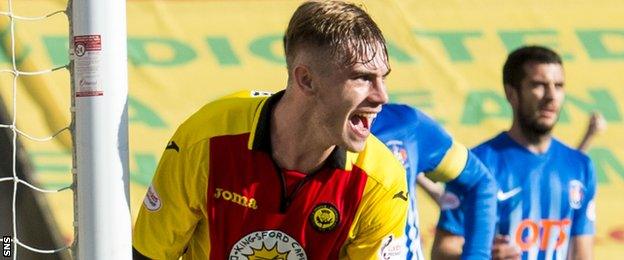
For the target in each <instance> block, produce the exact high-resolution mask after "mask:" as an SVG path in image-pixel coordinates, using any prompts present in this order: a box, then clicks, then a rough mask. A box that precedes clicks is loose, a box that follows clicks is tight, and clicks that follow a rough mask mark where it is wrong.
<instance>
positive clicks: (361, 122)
mask: <svg viewBox="0 0 624 260" xmlns="http://www.w3.org/2000/svg"><path fill="white" fill-rule="evenodd" d="M375 117H377V113H354V114H353V115H352V116H351V117H350V118H349V123H350V124H349V125H350V126H351V129H353V131H354V132H355V133H356V134H357V135H358V136H360V137H367V136H368V135H369V133H370V126H371V125H372V123H373V120H374V119H375Z"/></svg>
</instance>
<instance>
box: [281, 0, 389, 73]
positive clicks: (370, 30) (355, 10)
mask: <svg viewBox="0 0 624 260" xmlns="http://www.w3.org/2000/svg"><path fill="white" fill-rule="evenodd" d="M302 49H303V50H304V51H321V53H320V54H323V56H324V57H323V58H325V57H327V58H329V59H330V60H329V61H330V62H334V63H337V65H339V66H350V65H353V64H355V63H358V62H362V63H367V62H369V61H371V60H373V58H374V57H375V55H378V53H377V52H378V51H379V50H381V51H382V52H383V55H384V56H383V58H384V59H385V60H386V61H387V58H388V52H387V50H386V40H385V38H384V36H383V34H382V32H381V30H380V29H379V27H378V26H377V24H376V23H375V21H373V19H372V18H371V17H370V16H369V15H368V14H367V13H366V12H365V11H364V10H363V9H362V8H361V7H359V6H357V5H355V4H353V3H348V2H344V1H308V2H305V3H303V4H302V5H301V6H299V8H297V10H296V11H295V13H294V14H293V16H292V18H291V19H290V22H289V23H288V28H287V29H286V33H285V35H284V52H285V54H286V65H287V67H288V70H289V71H290V70H291V69H292V68H291V66H292V63H293V62H294V59H295V57H296V56H297V55H298V53H299V52H300V51H301V50H302ZM315 54H319V53H315Z"/></svg>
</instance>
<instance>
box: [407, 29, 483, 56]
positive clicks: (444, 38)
mask: <svg viewBox="0 0 624 260" xmlns="http://www.w3.org/2000/svg"><path fill="white" fill-rule="evenodd" d="M414 33H415V34H416V35H418V36H425V37H431V38H437V39H439V40H440V41H441V42H442V45H443V46H444V49H445V51H446V52H447V54H448V56H449V58H450V59H451V61H455V62H469V61H472V60H473V59H474V58H473V56H472V55H471V54H470V51H469V50H468V48H467V47H466V41H467V40H468V39H469V38H479V37H481V36H482V35H483V34H482V33H481V32H479V31H415V32H414Z"/></svg>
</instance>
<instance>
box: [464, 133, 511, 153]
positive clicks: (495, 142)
mask: <svg viewBox="0 0 624 260" xmlns="http://www.w3.org/2000/svg"><path fill="white" fill-rule="evenodd" d="M508 138H509V137H508V136H507V134H506V133H505V132H501V133H499V134H498V135H496V136H494V137H492V138H490V139H488V140H486V141H484V142H482V143H480V144H478V145H477V146H475V147H473V148H472V149H470V151H471V152H473V153H474V154H476V155H477V156H481V155H485V154H488V153H492V152H498V151H500V150H502V149H504V148H505V147H506V146H507V145H508V143H509V140H507V139H508Z"/></svg>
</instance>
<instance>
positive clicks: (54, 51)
mask: <svg viewBox="0 0 624 260" xmlns="http://www.w3.org/2000/svg"><path fill="white" fill-rule="evenodd" d="M43 46H45V49H46V52H47V53H48V57H49V58H50V61H51V62H52V66H54V67H59V66H63V65H66V64H68V63H69V54H68V53H67V52H68V50H69V40H68V39H67V36H57V35H51V36H50V35H46V36H43Z"/></svg>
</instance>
